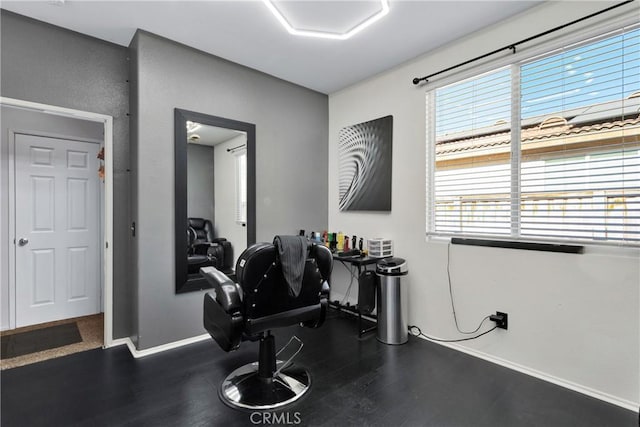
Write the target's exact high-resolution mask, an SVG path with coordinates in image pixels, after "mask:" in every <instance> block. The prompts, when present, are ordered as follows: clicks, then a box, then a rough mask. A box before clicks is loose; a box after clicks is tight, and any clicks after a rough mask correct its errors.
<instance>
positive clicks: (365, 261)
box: [329, 254, 381, 338]
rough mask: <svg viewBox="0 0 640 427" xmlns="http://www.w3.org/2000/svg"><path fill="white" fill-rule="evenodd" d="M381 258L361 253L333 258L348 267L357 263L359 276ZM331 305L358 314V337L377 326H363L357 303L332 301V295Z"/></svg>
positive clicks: (335, 255)
mask: <svg viewBox="0 0 640 427" xmlns="http://www.w3.org/2000/svg"><path fill="white" fill-rule="evenodd" d="M380 259H381V258H372V257H370V256H364V257H363V256H360V255H352V256H339V255H338V254H334V255H333V260H334V261H338V262H340V263H342V264H343V265H344V266H345V267H347V264H351V266H354V265H355V266H356V268H357V269H358V277H360V275H361V274H362V272H363V271H364V270H366V269H367V266H368V265H375V264H377V263H378V261H380ZM347 268H349V267H347ZM349 273H350V274H353V273H352V272H351V271H349ZM329 306H331V307H334V308H335V309H337V310H338V311H340V310H344V311H350V312H352V313H357V314H358V338H362V336H363V335H364V334H366V333H367V332H371V331H375V330H376V327H377V326H375V325H374V326H371V327H369V328H365V329H363V328H362V312H361V311H360V308H359V307H358V305H355V306H352V305H343V304H340V303H339V302H338V301H337V300H336V301H331V297H329ZM367 316H370V317H373V318H376V315H375V314H368V315H367Z"/></svg>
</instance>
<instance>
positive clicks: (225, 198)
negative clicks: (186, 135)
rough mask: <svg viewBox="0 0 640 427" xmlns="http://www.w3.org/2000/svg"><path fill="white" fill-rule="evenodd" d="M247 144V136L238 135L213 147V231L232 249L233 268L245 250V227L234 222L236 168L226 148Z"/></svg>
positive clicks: (232, 156)
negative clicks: (214, 196)
mask: <svg viewBox="0 0 640 427" xmlns="http://www.w3.org/2000/svg"><path fill="white" fill-rule="evenodd" d="M246 143H247V135H244V134H242V135H238V136H237V137H235V138H232V139H230V140H229V141H226V142H224V143H222V144H218V145H216V146H215V147H214V150H215V151H214V153H215V154H214V159H215V160H214V163H215V167H214V171H215V180H214V182H215V194H216V204H215V213H216V215H215V218H216V222H215V229H216V233H218V235H219V236H220V237H224V238H226V239H227V240H228V241H230V242H231V246H232V247H233V266H234V268H235V263H236V259H238V255H240V254H241V253H242V251H244V250H245V249H246V248H247V227H245V226H243V225H242V224H238V223H237V222H236V216H235V213H236V179H235V178H236V168H235V164H236V163H235V156H234V155H233V154H232V153H227V148H233V147H237V146H239V145H242V144H246Z"/></svg>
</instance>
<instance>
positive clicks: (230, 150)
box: [227, 144, 246, 153]
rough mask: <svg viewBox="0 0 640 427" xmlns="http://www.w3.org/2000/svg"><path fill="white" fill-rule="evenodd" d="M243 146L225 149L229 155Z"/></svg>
mask: <svg viewBox="0 0 640 427" xmlns="http://www.w3.org/2000/svg"><path fill="white" fill-rule="evenodd" d="M244 146H246V144H242V145H238V146H237V147H233V148H227V153H231V152H233V151H236V150H237V149H239V148H242V147H244Z"/></svg>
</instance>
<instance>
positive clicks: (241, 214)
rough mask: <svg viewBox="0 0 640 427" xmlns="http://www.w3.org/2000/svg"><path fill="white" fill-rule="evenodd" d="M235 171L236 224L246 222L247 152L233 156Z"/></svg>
mask: <svg viewBox="0 0 640 427" xmlns="http://www.w3.org/2000/svg"><path fill="white" fill-rule="evenodd" d="M235 164H236V166H235V170H236V180H235V181H236V197H235V199H236V212H235V217H236V222H237V223H239V224H246V222H247V152H246V151H244V150H243V151H240V152H237V153H236V154H235Z"/></svg>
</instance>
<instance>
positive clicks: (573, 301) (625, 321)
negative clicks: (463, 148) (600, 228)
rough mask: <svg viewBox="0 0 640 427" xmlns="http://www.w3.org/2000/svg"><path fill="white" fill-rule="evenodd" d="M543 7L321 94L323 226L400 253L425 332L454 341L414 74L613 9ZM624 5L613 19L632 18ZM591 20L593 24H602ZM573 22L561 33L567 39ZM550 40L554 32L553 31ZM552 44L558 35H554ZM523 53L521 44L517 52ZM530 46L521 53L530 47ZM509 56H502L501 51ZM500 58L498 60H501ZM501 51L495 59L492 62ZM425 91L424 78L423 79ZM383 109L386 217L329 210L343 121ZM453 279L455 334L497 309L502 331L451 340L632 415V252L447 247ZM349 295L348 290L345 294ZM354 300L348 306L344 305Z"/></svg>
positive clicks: (333, 203) (635, 284) (637, 270)
mask: <svg viewBox="0 0 640 427" xmlns="http://www.w3.org/2000/svg"><path fill="white" fill-rule="evenodd" d="M610 5H611V3H606V4H603V3H598V2H580V3H579V4H578V2H547V3H545V4H543V5H541V6H538V7H536V8H534V9H532V10H530V11H529V12H527V13H525V14H523V15H521V16H517V17H514V18H512V19H510V20H508V21H505V22H503V23H501V24H500V25H497V26H494V27H491V28H488V29H485V30H483V31H481V32H479V33H476V34H474V35H473V36H471V37H467V38H465V39H463V40H460V41H458V42H456V43H453V44H451V45H449V46H446V47H444V48H441V49H439V50H437V51H434V52H431V53H429V54H426V55H425V56H423V57H420V58H418V59H416V60H414V61H411V62H409V63H407V64H403V65H401V66H399V67H397V68H395V69H393V70H390V71H388V72H385V73H383V74H381V75H378V76H376V77H374V78H371V79H368V80H366V81H364V82H361V83H359V84H357V85H354V86H351V87H349V88H346V89H344V90H341V91H339V92H337V93H334V94H331V95H330V97H329V200H328V206H329V229H330V230H335V231H338V230H341V231H343V232H345V233H348V234H350V235H351V234H357V235H358V236H361V235H364V236H369V237H374V236H381V237H386V238H391V239H393V240H394V245H395V253H396V255H397V256H400V257H403V258H406V259H407V261H408V267H409V276H408V277H407V280H406V285H407V286H408V287H409V298H408V301H407V303H408V309H409V323H410V324H415V325H417V326H419V327H420V328H421V329H422V331H423V332H424V333H427V334H429V335H431V336H435V337H441V338H459V337H460V335H459V334H458V333H457V332H456V329H455V325H454V322H453V317H452V310H451V303H450V299H449V291H448V284H447V271H446V264H447V242H444V241H441V242H437V241H435V242H427V241H426V240H425V236H424V231H425V223H426V213H425V190H426V184H425V180H426V173H425V154H426V147H425V92H426V90H428V88H429V85H427V87H423V88H419V87H415V86H414V85H413V84H412V83H411V80H412V78H413V77H419V76H423V75H426V74H429V73H432V72H435V71H438V70H439V69H442V68H445V67H448V66H451V65H453V64H456V63H458V62H460V61H464V60H467V59H470V58H472V57H475V56H478V55H480V54H482V53H485V52H488V51H490V50H493V49H495V48H498V47H502V46H504V45H506V44H507V43H509V42H514V41H517V40H521V39H524V38H525V37H528V36H530V35H533V34H536V33H539V32H541V31H544V30H547V29H549V28H552V27H554V26H557V25H561V24H563V23H566V22H568V21H571V20H574V19H577V18H579V17H582V16H585V15H587V14H589V13H591V12H593V11H596V10H600V9H603V8H604V7H606V6H610ZM631 7H635V8H636V9H635V10H633V11H630V10H629V9H628V8H627V9H626V11H625V12H624V14H623V15H622V16H619V15H620V12H616V13H614V14H613V15H616V18H615V19H616V20H618V19H622V20H625V19H626V20H628V19H629V18H633V17H634V16H635V17H636V19H635V20H636V21H637V16H638V14H637V13H638V11H637V5H634V4H632V5H631ZM611 16H612V15H611V14H610V15H609V17H608V18H607V20H608V21H607V22H605V21H604V20H603V19H601V18H598V19H599V21H598V20H590V21H589V22H588V27H587V26H585V25H583V26H582V27H581V28H582V29H583V30H584V31H587V32H589V31H592V30H593V28H594V26H595V25H598V26H607V25H610V24H611V22H610V21H611V19H612V18H611ZM578 32H579V31H578V28H576V27H573V28H571V30H570V31H568V32H565V34H571V36H572V37H573V36H575V35H576V34H577V33H578ZM554 38H555V39H557V36H554ZM551 42H552V43H557V42H558V40H552V41H551ZM518 50H519V52H520V53H521V54H526V53H527V48H526V47H525V46H521V47H520V48H519V49H518ZM533 50H534V48H533V47H531V48H529V50H528V51H529V52H533ZM506 55H510V54H506ZM506 55H505V56H506ZM498 56H500V55H498ZM432 84H433V83H432ZM388 114H392V115H393V117H394V132H393V190H392V191H393V195H392V212H391V213H387V214H376V213H348V212H344V213H343V212H340V211H339V210H338V151H337V147H338V132H339V130H340V129H341V128H342V127H344V126H349V125H353V124H356V123H360V122H364V121H367V120H371V119H375V118H378V117H382V116H386V115H388ZM451 276H452V285H453V293H454V297H455V302H456V312H457V313H458V320H459V322H460V324H461V327H462V328H463V329H466V330H473V329H475V328H476V326H477V324H478V323H479V321H480V320H481V319H482V318H483V317H484V316H486V315H488V314H491V313H493V312H495V311H496V310H499V311H504V312H507V313H508V314H509V330H508V331H502V330H498V331H497V332H493V333H491V334H489V335H487V336H485V337H482V338H480V339H478V340H475V341H468V342H465V343H461V344H459V345H456V346H457V348H459V349H462V350H463V351H469V352H472V353H474V354H477V355H479V356H481V357H486V358H489V359H490V360H493V361H496V362H498V363H502V364H505V365H508V366H511V367H515V368H517V369H521V370H525V371H527V372H530V373H534V374H537V375H539V376H542V377H545V378H547V379H550V380H552V381H556V382H559V383H562V384H564V385H566V386H570V387H574V388H577V389H579V390H580V391H583V392H587V393H591V394H592V395H596V396H598V397H600V398H603V399H605V400H609V401H612V402H615V403H617V404H620V405H623V406H626V407H629V408H635V410H637V408H638V402H639V401H640V396H639V378H640V369H639V360H640V354H639V353H640V352H639V348H640V338H639V337H640V318H639V305H640V301H639V299H640V292H639V288H640V258H639V251H638V250H633V249H622V248H597V247H588V248H587V251H586V253H585V254H583V255H570V254H554V253H547V252H534V251H524V250H508V249H495V248H483V247H467V246H452V247H451ZM346 283H348V275H347V274H346V271H345V269H344V268H342V266H340V265H336V268H335V269H334V277H333V288H332V299H338V298H342V296H343V295H344V293H345V284H346ZM352 293H353V292H352ZM352 301H353V299H352Z"/></svg>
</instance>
